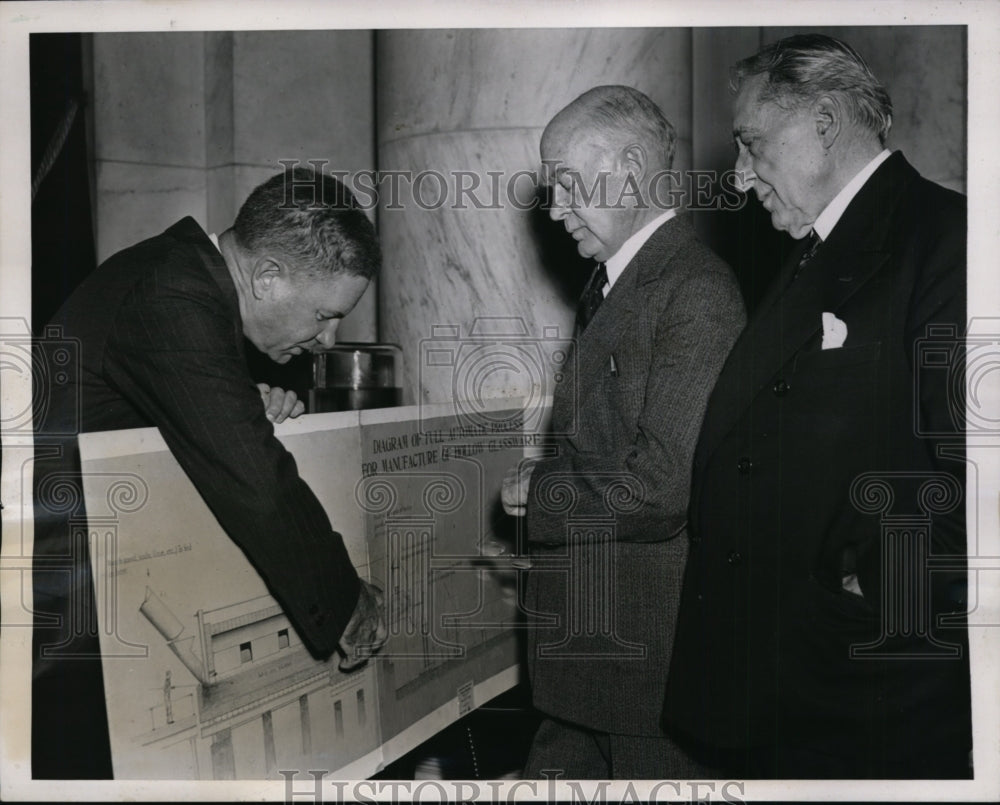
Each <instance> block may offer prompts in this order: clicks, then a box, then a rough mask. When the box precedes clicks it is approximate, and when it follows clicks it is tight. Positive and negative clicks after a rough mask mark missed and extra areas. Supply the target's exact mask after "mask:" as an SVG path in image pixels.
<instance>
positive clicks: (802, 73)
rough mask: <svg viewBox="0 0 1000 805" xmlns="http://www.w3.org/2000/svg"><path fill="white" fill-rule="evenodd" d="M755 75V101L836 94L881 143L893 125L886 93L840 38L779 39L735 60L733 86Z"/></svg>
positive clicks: (806, 36)
mask: <svg viewBox="0 0 1000 805" xmlns="http://www.w3.org/2000/svg"><path fill="white" fill-rule="evenodd" d="M758 75H762V76H764V77H765V81H764V84H763V86H762V87H761V90H760V94H759V95H758V98H757V99H758V101H762V102H765V101H770V102H772V103H776V104H777V105H779V106H787V105H788V104H792V105H799V104H804V103H809V102H811V101H814V100H816V99H817V98H819V97H821V96H823V95H831V96H834V97H836V98H837V99H838V100H839V101H840V102H841V103H842V104H843V105H844V108H845V109H846V110H847V113H848V114H849V115H850V117H851V120H853V121H854V122H855V123H856V124H858V125H860V126H863V127H864V128H866V129H868V130H870V131H871V132H872V133H873V134H875V135H877V136H878V138H879V141H880V142H881V143H883V144H885V138H886V136H888V134H889V128H890V127H891V126H892V101H891V100H890V99H889V93H888V92H886V90H885V87H884V86H882V84H881V83H880V82H879V80H878V79H877V78H875V76H874V75H873V74H872V71H871V69H870V68H869V67H868V65H867V64H866V63H865V60H864V59H862V58H861V56H860V55H859V54H858V52H857V51H856V50H855V49H854V48H852V47H851V46H850V45H848V44H846V43H844V42H841V41H840V40H839V39H834V38H833V37H830V36H824V35H822V34H799V35H797V36H789V37H787V38H785V39H781V40H779V41H777V42H775V43H773V44H771V45H768V46H767V47H765V48H763V49H762V50H761V51H760V52H758V53H756V54H755V55H753V56H750V57H749V58H746V59H743V60H742V61H739V62H737V63H736V65H735V66H734V67H733V69H732V79H731V82H730V84H731V87H732V89H733V90H734V91H738V90H739V88H740V85H741V84H742V83H743V81H744V80H745V79H746V78H748V77H752V76H758Z"/></svg>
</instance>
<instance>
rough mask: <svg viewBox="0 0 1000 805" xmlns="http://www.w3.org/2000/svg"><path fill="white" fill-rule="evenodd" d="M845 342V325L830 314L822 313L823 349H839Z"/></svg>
mask: <svg viewBox="0 0 1000 805" xmlns="http://www.w3.org/2000/svg"><path fill="white" fill-rule="evenodd" d="M846 340H847V325H846V324H844V322H842V321H841V320H840V319H838V318H837V317H836V316H834V315H833V314H832V313H823V349H839V348H840V347H842V346H844V341H846Z"/></svg>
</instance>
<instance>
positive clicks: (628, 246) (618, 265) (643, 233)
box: [603, 208, 677, 296]
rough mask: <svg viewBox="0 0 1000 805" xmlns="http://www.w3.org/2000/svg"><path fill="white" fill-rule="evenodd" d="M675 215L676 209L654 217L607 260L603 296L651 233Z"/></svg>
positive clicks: (609, 290) (608, 291) (607, 292)
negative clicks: (605, 283)
mask: <svg viewBox="0 0 1000 805" xmlns="http://www.w3.org/2000/svg"><path fill="white" fill-rule="evenodd" d="M675 215H677V210H676V208H675V209H671V210H667V211H666V212H665V213H663V214H662V215H658V216H656V218H654V219H653V220H652V221H650V222H649V223H648V224H646V225H645V226H644V227H643V228H642V229H640V230H639V231H638V232H636V233H635V234H634V235H632V236H631V237H630V238H629V239H628V240H626V241H625V242H624V243H623V244H622V245H621V248H620V249H619V250H618V251H616V252H615V253H614V254H613V255H611V257H609V258H608V260H607V262H606V263H605V264H604V267H605V268H606V269H607V272H608V283H607V285H605V286H604V288H603V291H604V295H605V296H607V295H608V294H609V293H610V292H611V289H612V288H613V287H614V284H615V282H617V281H618V278H619V277H620V276H621V275H622V272H623V271H624V270H625V266H627V265H628V264H629V262H631V260H632V258H633V257H635V256H636V254H637V253H638V251H639V249H641V248H642V247H643V246H644V245H645V244H646V241H647V240H649V239H650V238H651V237H652V236H653V233H654V232H655V231H656V230H657V229H659V228H660V227H661V226H662V225H663V224H665V223H666V222H667V221H669V220H670V219H671V218H673V217H674V216H675Z"/></svg>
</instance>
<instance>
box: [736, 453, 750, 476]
mask: <svg viewBox="0 0 1000 805" xmlns="http://www.w3.org/2000/svg"><path fill="white" fill-rule="evenodd" d="M736 469H738V470H739V471H740V474H741V475H746V474H747V473H749V472H750V470H751V469H753V462H752V461H751V460H750V459H749V458H747V457H746V456H743V458H741V459H740V460H739V461H738V462H736Z"/></svg>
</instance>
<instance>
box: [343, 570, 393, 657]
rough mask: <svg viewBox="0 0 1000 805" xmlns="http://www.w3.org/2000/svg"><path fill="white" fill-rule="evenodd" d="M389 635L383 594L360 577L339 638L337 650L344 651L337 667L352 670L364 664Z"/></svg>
mask: <svg viewBox="0 0 1000 805" xmlns="http://www.w3.org/2000/svg"><path fill="white" fill-rule="evenodd" d="M388 635H389V630H388V629H387V628H386V624H385V596H384V595H383V593H382V591H381V590H380V589H379V588H378V587H376V586H375V585H374V584H369V583H368V582H367V581H365V580H364V579H362V580H361V591H360V592H359V594H358V603H357V604H356V605H355V607H354V614H353V615H352V616H351V619H350V620H349V621H348V622H347V627H346V628H345V629H344V634H343V635H341V638H340V650H341V652H342V653H343V655H344V658H343V659H342V660H341V661H340V665H339V668H340V670H341V671H353V670H354V669H355V668H358V667H359V666H362V665H364V664H365V663H366V662H368V658H369V657H371V656H372V655H373V654H374V653H375V652H376V651H378V650H379V649H380V648H382V646H384V645H385V641H386V638H387V637H388Z"/></svg>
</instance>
